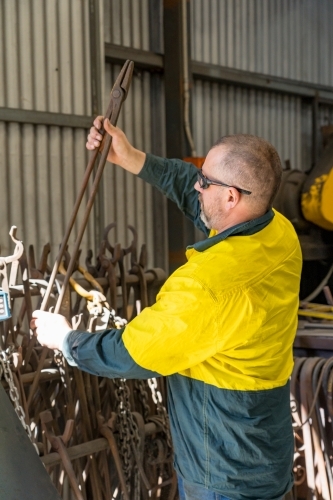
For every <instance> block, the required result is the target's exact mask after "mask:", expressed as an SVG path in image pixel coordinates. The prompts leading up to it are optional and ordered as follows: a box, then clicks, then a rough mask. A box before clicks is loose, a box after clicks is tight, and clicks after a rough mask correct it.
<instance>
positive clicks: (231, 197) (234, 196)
mask: <svg viewBox="0 0 333 500" xmlns="http://www.w3.org/2000/svg"><path fill="white" fill-rule="evenodd" d="M239 201H240V193H239V191H237V189H235V188H232V187H231V188H228V195H227V208H229V209H231V208H234V207H235V206H236V205H237V204H238V203H239Z"/></svg>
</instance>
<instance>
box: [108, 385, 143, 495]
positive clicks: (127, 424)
mask: <svg viewBox="0 0 333 500" xmlns="http://www.w3.org/2000/svg"><path fill="white" fill-rule="evenodd" d="M113 383H114V385H115V395H116V399H117V401H118V412H117V420H118V431H119V443H120V449H121V457H122V460H123V470H124V475H125V480H126V486H127V488H128V491H129V493H130V490H131V473H132V470H133V469H134V490H135V491H134V497H133V500H136V499H139V498H140V481H139V477H138V476H139V474H138V468H137V466H136V465H135V464H134V463H133V453H132V446H133V447H136V448H138V446H139V444H140V436H139V431H138V426H137V425H136V422H135V420H134V418H133V415H132V412H131V405H130V400H129V395H130V390H129V387H128V385H127V383H126V379H123V378H122V379H114V380H113Z"/></svg>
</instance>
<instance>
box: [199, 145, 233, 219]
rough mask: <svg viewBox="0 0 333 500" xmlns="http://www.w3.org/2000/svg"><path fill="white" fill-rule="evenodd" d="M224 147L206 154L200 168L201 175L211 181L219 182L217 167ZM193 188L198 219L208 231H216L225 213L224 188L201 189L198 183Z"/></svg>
mask: <svg viewBox="0 0 333 500" xmlns="http://www.w3.org/2000/svg"><path fill="white" fill-rule="evenodd" d="M223 150H224V147H223V146H220V147H215V148H213V149H211V150H210V151H209V153H208V154H207V157H206V160H205V163H204V164H203V166H202V173H203V174H204V175H205V176H206V177H208V178H209V179H211V180H216V181H221V182H224V180H223V179H222V178H221V172H220V171H219V168H218V166H219V165H220V164H221V159H222V156H223ZM194 188H195V189H196V190H197V191H198V193H199V194H198V199H199V202H200V206H201V213H200V218H201V220H202V221H203V222H204V224H205V226H206V227H207V228H208V229H218V228H219V227H220V225H221V223H223V219H224V217H225V211H224V209H223V198H224V196H225V194H226V193H225V188H224V187H223V186H215V185H210V186H209V187H208V188H206V189H202V188H201V187H200V185H199V182H196V183H195V185H194Z"/></svg>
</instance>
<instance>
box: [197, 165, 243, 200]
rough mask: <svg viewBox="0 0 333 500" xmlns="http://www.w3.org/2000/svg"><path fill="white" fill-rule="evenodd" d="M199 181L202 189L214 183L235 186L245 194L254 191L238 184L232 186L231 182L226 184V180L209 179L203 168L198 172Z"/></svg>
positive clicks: (215, 184)
mask: <svg viewBox="0 0 333 500" xmlns="http://www.w3.org/2000/svg"><path fill="white" fill-rule="evenodd" d="M197 181H198V183H199V186H200V187H201V189H207V188H209V186H210V185H214V186H223V187H230V188H234V189H236V190H237V191H238V192H239V193H243V194H247V195H250V194H252V191H248V190H247V189H242V188H239V187H237V186H230V184H225V182H220V181H212V180H211V179H208V177H206V176H205V175H204V174H203V173H202V170H198V172H197Z"/></svg>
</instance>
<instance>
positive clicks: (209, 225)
mask: <svg viewBox="0 0 333 500" xmlns="http://www.w3.org/2000/svg"><path fill="white" fill-rule="evenodd" d="M200 219H201V220H202V222H203V223H204V224H205V226H206V227H207V228H208V229H212V227H211V224H210V222H209V220H208V219H207V217H206V215H205V212H204V211H203V210H202V209H201V211H200Z"/></svg>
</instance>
